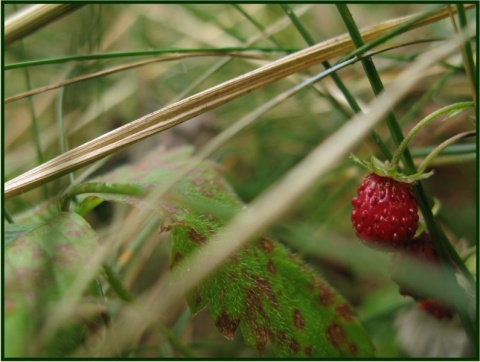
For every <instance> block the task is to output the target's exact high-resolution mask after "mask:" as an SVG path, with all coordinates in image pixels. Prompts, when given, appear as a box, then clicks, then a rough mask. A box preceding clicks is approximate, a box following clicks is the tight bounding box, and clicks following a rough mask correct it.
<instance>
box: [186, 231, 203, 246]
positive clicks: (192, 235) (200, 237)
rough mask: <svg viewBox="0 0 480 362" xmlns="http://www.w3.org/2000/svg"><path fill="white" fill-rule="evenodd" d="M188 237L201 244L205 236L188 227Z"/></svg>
mask: <svg viewBox="0 0 480 362" xmlns="http://www.w3.org/2000/svg"><path fill="white" fill-rule="evenodd" d="M188 237H189V239H190V240H191V241H193V242H194V243H196V244H199V245H203V244H205V237H204V236H203V235H201V234H200V233H198V232H197V230H195V229H193V228H190V229H189V230H188Z"/></svg>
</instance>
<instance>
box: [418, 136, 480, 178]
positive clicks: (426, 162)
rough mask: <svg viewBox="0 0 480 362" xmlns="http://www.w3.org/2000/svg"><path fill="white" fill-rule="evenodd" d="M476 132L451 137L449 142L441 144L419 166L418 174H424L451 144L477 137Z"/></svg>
mask: <svg viewBox="0 0 480 362" xmlns="http://www.w3.org/2000/svg"><path fill="white" fill-rule="evenodd" d="M476 134H477V132H476V131H468V132H462V133H459V134H457V135H455V136H453V137H450V138H449V139H448V140H445V141H443V142H442V143H440V144H439V145H438V146H437V147H435V149H434V150H433V151H432V152H431V153H430V154H429V155H428V156H427V157H425V159H424V160H423V161H422V163H421V164H420V165H419V166H418V172H419V173H422V172H424V171H425V169H426V168H427V167H428V165H430V163H431V162H432V161H433V160H434V159H435V158H436V157H437V156H438V155H439V154H440V152H442V151H443V150H444V149H445V148H447V147H448V146H450V145H451V144H453V143H455V142H457V141H458V140H460V139H462V138H465V137H470V136H474V135H476Z"/></svg>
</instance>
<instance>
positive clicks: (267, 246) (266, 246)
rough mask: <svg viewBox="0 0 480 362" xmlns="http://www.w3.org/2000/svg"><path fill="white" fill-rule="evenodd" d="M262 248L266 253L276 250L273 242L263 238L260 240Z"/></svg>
mask: <svg viewBox="0 0 480 362" xmlns="http://www.w3.org/2000/svg"><path fill="white" fill-rule="evenodd" d="M260 248H261V249H262V250H263V251H264V252H266V253H271V252H272V251H273V250H275V245H273V242H272V241H271V240H268V239H265V238H262V239H261V240H260Z"/></svg>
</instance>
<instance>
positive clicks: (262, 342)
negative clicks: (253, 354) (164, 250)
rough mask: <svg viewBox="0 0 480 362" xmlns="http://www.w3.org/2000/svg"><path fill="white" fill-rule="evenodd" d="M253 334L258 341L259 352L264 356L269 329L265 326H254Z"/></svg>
mask: <svg viewBox="0 0 480 362" xmlns="http://www.w3.org/2000/svg"><path fill="white" fill-rule="evenodd" d="M253 334H254V335H255V339H256V341H257V344H256V349H257V352H258V354H260V355H262V356H263V355H264V354H265V349H266V347H267V330H266V329H265V328H264V327H257V328H253Z"/></svg>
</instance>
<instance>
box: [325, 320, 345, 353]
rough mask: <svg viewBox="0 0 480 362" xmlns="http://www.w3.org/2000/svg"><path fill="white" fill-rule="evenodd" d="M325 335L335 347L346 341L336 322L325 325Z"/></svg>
mask: <svg viewBox="0 0 480 362" xmlns="http://www.w3.org/2000/svg"><path fill="white" fill-rule="evenodd" d="M326 335H327V339H328V341H329V342H330V343H331V344H332V345H333V346H334V347H335V348H337V349H338V348H340V346H341V345H342V344H344V343H345V342H346V339H345V333H344V332H343V329H342V327H340V326H339V325H338V324H337V323H331V324H330V325H329V326H328V327H327V331H326Z"/></svg>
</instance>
